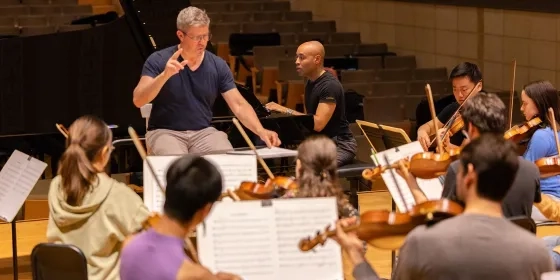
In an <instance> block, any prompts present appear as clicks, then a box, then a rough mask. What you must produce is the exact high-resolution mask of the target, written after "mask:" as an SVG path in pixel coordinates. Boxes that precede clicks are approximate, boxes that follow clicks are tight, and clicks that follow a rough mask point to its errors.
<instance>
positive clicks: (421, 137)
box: [417, 62, 482, 151]
mask: <svg viewBox="0 0 560 280" xmlns="http://www.w3.org/2000/svg"><path fill="white" fill-rule="evenodd" d="M449 79H450V80H451V83H452V86H453V95H454V96H455V100H456V102H453V103H451V104H449V105H447V106H446V107H445V108H444V109H443V110H442V111H441V112H440V113H439V114H438V115H437V117H436V118H437V119H436V123H437V128H434V122H433V121H431V120H430V121H429V122H427V123H425V124H423V125H422V126H420V128H418V133H417V135H418V141H419V142H420V144H421V145H422V148H424V150H425V151H428V149H429V148H430V142H431V140H430V136H431V135H435V134H436V132H437V134H438V135H439V134H440V133H441V132H442V130H440V129H441V128H443V126H444V125H445V124H446V123H447V121H449V120H450V119H451V117H452V116H453V114H455V112H456V111H457V109H459V106H460V105H461V104H462V103H463V102H464V101H465V99H467V96H468V95H469V93H470V92H471V91H472V94H473V96H474V95H475V94H477V93H478V92H480V91H481V90H482V73H481V72H480V69H479V68H478V66H477V65H476V64H474V63H470V62H463V63H461V64H459V65H457V66H455V68H453V70H451V73H450V74H449ZM446 138H447V137H446ZM464 139H465V137H464V136H463V135H462V133H455V134H454V135H452V136H451V137H450V138H447V140H448V141H447V142H446V143H445V144H446V147H447V148H449V149H452V148H457V147H459V146H461V145H462V144H463V140H464ZM434 143H435V142H434Z"/></svg>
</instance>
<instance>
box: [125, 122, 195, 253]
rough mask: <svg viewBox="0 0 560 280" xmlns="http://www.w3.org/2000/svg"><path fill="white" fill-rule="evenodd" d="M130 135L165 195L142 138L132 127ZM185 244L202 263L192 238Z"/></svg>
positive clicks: (129, 128)
mask: <svg viewBox="0 0 560 280" xmlns="http://www.w3.org/2000/svg"><path fill="white" fill-rule="evenodd" d="M128 134H129V135H130V138H132V142H133V143H134V146H136V149H137V150H138V153H140V156H141V157H142V159H143V160H144V161H146V163H147V164H148V169H149V170H150V173H151V174H152V177H154V180H155V181H156V184H157V185H158V187H159V189H160V190H161V192H162V193H164V194H165V189H164V188H163V183H162V182H161V181H160V180H159V178H158V176H157V175H156V172H155V169H154V167H153V166H152V163H151V162H150V161H149V160H148V157H147V154H146V150H144V146H142V143H141V142H140V138H139V137H138V134H136V131H135V130H134V128H132V127H131V126H129V127H128ZM185 244H186V246H187V249H188V250H189V251H190V252H191V254H192V256H191V257H192V259H193V261H194V262H195V263H197V264H200V261H199V259H198V253H197V252H196V249H195V248H194V245H193V243H192V241H191V240H190V238H187V239H185Z"/></svg>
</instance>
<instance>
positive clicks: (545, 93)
mask: <svg viewBox="0 0 560 280" xmlns="http://www.w3.org/2000/svg"><path fill="white" fill-rule="evenodd" d="M523 90H524V91H525V94H526V95H527V97H529V98H531V100H533V102H535V106H536V107H537V110H538V111H539V117H540V119H541V120H542V121H543V123H545V124H546V125H548V126H551V125H552V124H551V123H550V121H551V120H550V119H549V118H548V108H552V110H553V111H554V119H556V122H559V121H560V114H559V112H558V90H557V89H556V88H554V86H553V85H552V83H551V82H549V81H533V82H530V83H529V84H527V85H525V86H524V87H523Z"/></svg>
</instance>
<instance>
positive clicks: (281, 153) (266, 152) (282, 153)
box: [228, 147, 297, 159]
mask: <svg viewBox="0 0 560 280" xmlns="http://www.w3.org/2000/svg"><path fill="white" fill-rule="evenodd" d="M257 153H258V154H259V156H261V157H262V158H263V159H269V158H281V157H297V151H296V150H289V149H284V148H278V147H272V148H270V149H269V148H260V149H257ZM228 154H231V155H254V154H255V152H254V151H253V150H243V151H231V152H228Z"/></svg>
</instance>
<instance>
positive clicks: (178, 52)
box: [171, 48, 183, 60]
mask: <svg viewBox="0 0 560 280" xmlns="http://www.w3.org/2000/svg"><path fill="white" fill-rule="evenodd" d="M182 51H183V48H179V49H178V50H177V51H176V52H175V53H174V54H173V55H172V56H171V58H172V59H173V60H177V58H179V55H180V54H181V52H182Z"/></svg>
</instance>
